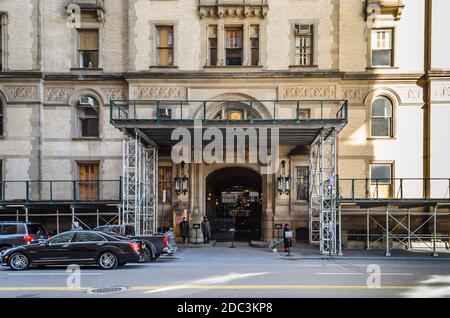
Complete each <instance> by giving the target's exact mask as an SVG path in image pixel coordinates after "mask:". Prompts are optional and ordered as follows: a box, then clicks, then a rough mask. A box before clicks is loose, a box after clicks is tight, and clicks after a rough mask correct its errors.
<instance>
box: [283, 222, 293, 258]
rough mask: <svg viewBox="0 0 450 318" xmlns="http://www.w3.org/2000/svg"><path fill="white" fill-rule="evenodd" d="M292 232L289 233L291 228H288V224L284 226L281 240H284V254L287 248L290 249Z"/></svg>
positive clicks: (287, 250)
mask: <svg viewBox="0 0 450 318" xmlns="http://www.w3.org/2000/svg"><path fill="white" fill-rule="evenodd" d="M291 234H292V232H291V227H290V226H289V224H287V223H286V224H285V225H284V229H283V239H284V251H285V252H287V253H288V252H289V248H291V247H292V235H291Z"/></svg>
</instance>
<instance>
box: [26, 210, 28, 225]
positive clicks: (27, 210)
mask: <svg viewBox="0 0 450 318" xmlns="http://www.w3.org/2000/svg"><path fill="white" fill-rule="evenodd" d="M25 222H27V223H28V208H25Z"/></svg>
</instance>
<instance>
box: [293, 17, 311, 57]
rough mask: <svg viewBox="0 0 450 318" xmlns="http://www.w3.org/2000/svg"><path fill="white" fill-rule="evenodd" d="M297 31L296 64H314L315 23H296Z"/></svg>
mask: <svg viewBox="0 0 450 318" xmlns="http://www.w3.org/2000/svg"><path fill="white" fill-rule="evenodd" d="M294 33H295V65H299V66H312V65H313V63H314V59H313V52H314V45H313V43H314V25H312V24H296V25H295V26H294Z"/></svg>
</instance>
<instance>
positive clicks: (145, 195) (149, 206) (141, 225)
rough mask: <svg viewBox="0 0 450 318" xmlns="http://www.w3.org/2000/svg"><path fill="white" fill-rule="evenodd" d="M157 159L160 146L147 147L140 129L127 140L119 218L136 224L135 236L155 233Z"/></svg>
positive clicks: (126, 222)
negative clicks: (120, 215)
mask: <svg viewBox="0 0 450 318" xmlns="http://www.w3.org/2000/svg"><path fill="white" fill-rule="evenodd" d="M157 160H158V151H157V148H156V147H153V146H144V144H143V142H142V139H141V135H140V134H139V132H138V131H136V135H135V136H134V138H133V137H131V138H129V139H126V140H124V142H123V178H122V182H123V186H122V189H123V194H122V208H121V214H122V217H121V218H120V219H121V223H122V224H131V225H133V226H134V228H135V232H136V235H146V234H149V233H155V232H156V230H155V224H156V213H155V211H156V208H157V201H158V200H157V195H158V192H157V186H156V184H157V171H158V170H157V167H158V163H157ZM150 227H151V229H150Z"/></svg>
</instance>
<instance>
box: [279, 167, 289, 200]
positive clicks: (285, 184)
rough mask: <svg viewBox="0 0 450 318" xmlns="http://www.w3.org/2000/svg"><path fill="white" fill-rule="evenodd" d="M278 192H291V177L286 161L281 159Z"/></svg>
mask: <svg viewBox="0 0 450 318" xmlns="http://www.w3.org/2000/svg"><path fill="white" fill-rule="evenodd" d="M277 184H278V193H279V194H280V195H281V194H289V193H290V192H291V177H290V176H287V175H286V161H285V160H283V161H281V171H280V176H279V177H278V182H277Z"/></svg>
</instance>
